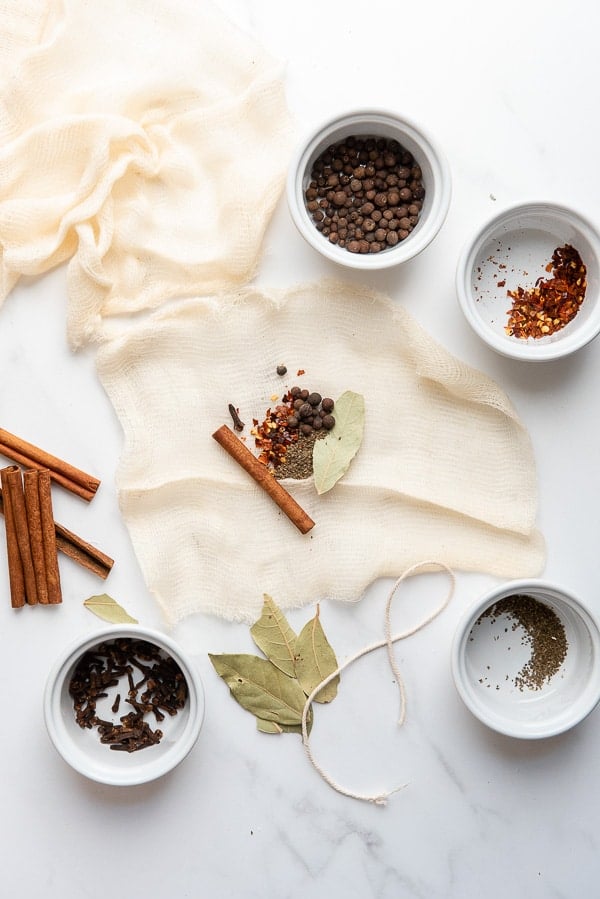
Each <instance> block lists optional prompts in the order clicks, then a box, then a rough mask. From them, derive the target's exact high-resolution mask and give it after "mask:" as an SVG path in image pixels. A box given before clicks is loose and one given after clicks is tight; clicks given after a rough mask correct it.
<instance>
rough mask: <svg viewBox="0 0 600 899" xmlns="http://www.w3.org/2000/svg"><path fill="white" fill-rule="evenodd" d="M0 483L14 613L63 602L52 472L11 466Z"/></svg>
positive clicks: (2, 472)
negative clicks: (53, 507)
mask: <svg viewBox="0 0 600 899" xmlns="http://www.w3.org/2000/svg"><path fill="white" fill-rule="evenodd" d="M0 479H1V482H2V496H3V499H4V518H5V521H6V550H7V555H8V577H9V581H10V600H11V605H12V607H13V609H19V608H21V607H22V606H24V605H25V604H26V603H27V604H28V605H30V606H34V605H37V603H38V602H40V603H44V604H47V603H58V602H62V593H61V587H60V574H59V570H58V548H57V546H56V532H55V530H54V516H53V514H52V498H51V494H50V472H49V471H48V470H47V469H45V468H44V469H41V470H39V469H37V468H31V469H28V470H27V471H25V472H24V474H21V470H20V468H18V466H17V465H10V466H9V467H8V468H3V469H2V470H1V471H0Z"/></svg>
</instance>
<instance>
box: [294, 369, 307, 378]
mask: <svg viewBox="0 0 600 899" xmlns="http://www.w3.org/2000/svg"><path fill="white" fill-rule="evenodd" d="M305 374H306V372H305V371H304V369H303V368H299V369H298V371H297V372H296V377H297V378H299V377H300V375H305Z"/></svg>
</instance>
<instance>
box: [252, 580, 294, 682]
mask: <svg viewBox="0 0 600 899" xmlns="http://www.w3.org/2000/svg"><path fill="white" fill-rule="evenodd" d="M250 633H251V634H252V639H253V640H254V642H255V643H256V645H257V646H258V648H259V649H261V650H262V651H263V652H264V654H265V655H266V657H267V658H268V659H269V660H270V661H271V662H272V663H273V664H274V665H275V666H276V667H277V668H279V670H280V671H283V673H284V674H287V675H288V677H294V676H295V673H296V671H295V668H294V657H295V654H296V634H295V633H294V631H293V630H292V628H291V627H290V625H289V624H288V621H287V618H286V617H285V615H284V614H283V612H282V611H281V609H280V608H279V607H278V606H277V604H276V603H275V601H274V600H273V599H272V597H270V596H269V595H268V594H267V593H265V594H264V602H263V607H262V614H261V616H260V618H259V619H258V621H257V622H256V623H255V624H253V625H252V627H251V628H250Z"/></svg>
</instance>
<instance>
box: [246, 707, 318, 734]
mask: <svg viewBox="0 0 600 899" xmlns="http://www.w3.org/2000/svg"><path fill="white" fill-rule="evenodd" d="M313 719H314V715H313V710H312V707H311V708H310V709H309V710H308V715H307V716H306V730H307V732H308V734H310V732H311V730H312V726H313ZM256 727H257V729H258V730H259V731H260V732H261V733H262V734H300V735H302V722H300V724H279V723H278V722H277V721H265V720H264V718H257V719H256Z"/></svg>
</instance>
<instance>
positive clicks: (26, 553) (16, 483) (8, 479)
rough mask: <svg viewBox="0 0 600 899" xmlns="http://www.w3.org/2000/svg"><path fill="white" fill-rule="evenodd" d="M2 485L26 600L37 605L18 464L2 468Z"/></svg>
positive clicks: (21, 480) (32, 604)
mask: <svg viewBox="0 0 600 899" xmlns="http://www.w3.org/2000/svg"><path fill="white" fill-rule="evenodd" d="M2 475H3V480H2V485H3V487H4V489H5V491H6V493H7V496H8V501H9V503H10V509H11V514H12V517H13V521H14V532H15V534H16V538H17V546H18V548H19V555H20V556H21V564H22V566H23V579H24V581H25V600H26V601H27V603H28V604H29V605H30V606H35V605H36V604H37V601H38V592H37V583H36V580H35V569H34V567H33V557H32V555H31V544H30V542H29V527H28V524H27V509H26V506H25V494H24V492H23V478H22V475H21V470H20V469H19V468H18V467H17V466H16V465H10V466H9V467H8V468H4V469H3V470H2Z"/></svg>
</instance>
